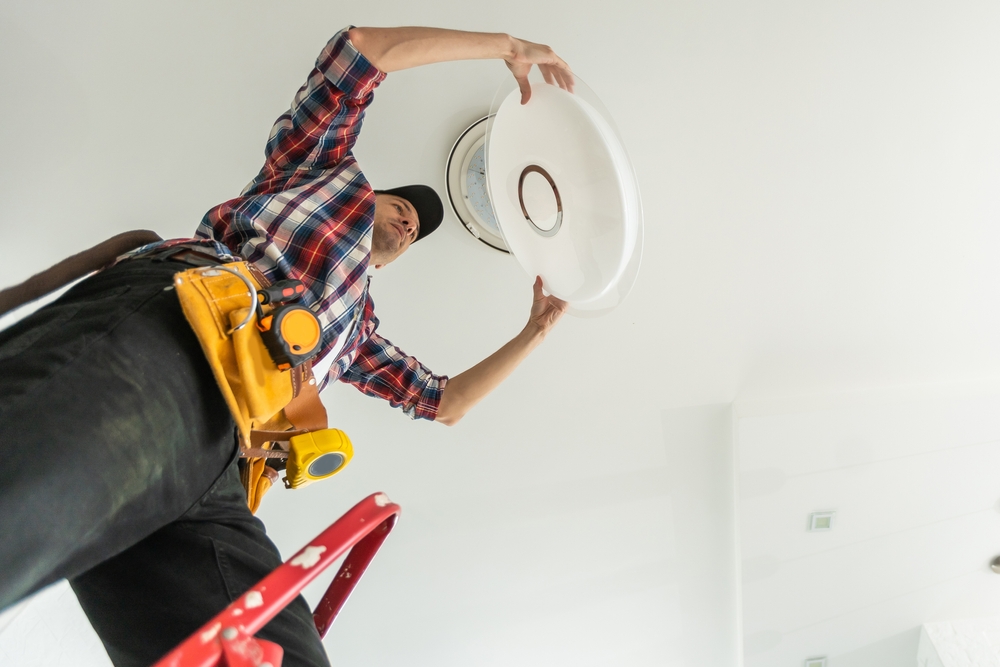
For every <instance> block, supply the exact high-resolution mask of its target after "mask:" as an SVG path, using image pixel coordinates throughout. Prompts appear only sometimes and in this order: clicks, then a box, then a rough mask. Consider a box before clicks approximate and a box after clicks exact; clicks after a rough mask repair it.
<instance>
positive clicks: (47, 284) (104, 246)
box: [0, 229, 163, 315]
mask: <svg viewBox="0 0 1000 667" xmlns="http://www.w3.org/2000/svg"><path fill="white" fill-rule="evenodd" d="M162 240H163V239H161V238H160V236H159V235H158V234H157V233H156V232H151V231H149V230H147V229H137V230H134V231H131V232H124V233H122V234H118V235H116V236H112V237H111V238H110V239H108V240H107V241H103V242H101V243H98V244H97V245H95V246H94V247H93V248H89V249H87V250H84V251H83V252H80V253H77V254H75V255H73V256H72V257H67V258H66V259H64V260H63V261H61V262H59V263H58V264H56V265H54V266H52V267H50V268H48V269H46V270H44V271H42V272H41V273H37V274H35V275H33V276H31V277H30V278H28V279H27V280H25V281H24V282H23V283H21V284H19V285H14V286H13V287H8V288H7V289H5V290H2V291H0V315H3V314H4V313H9V312H10V311H12V310H14V309H15V308H17V307H19V306H23V305H24V304H26V303H30V302H32V301H34V300H35V299H40V298H42V297H43V296H45V295H46V294H49V293H51V292H54V291H56V290H57V289H59V288H61V287H65V286H66V285H69V284H70V283H71V282H73V281H74V280H76V279H77V278H82V277H84V276H85V275H87V274H88V273H93V272H94V271H99V270H101V269H103V268H104V267H106V266H107V265H108V264H110V263H111V262H113V261H115V259H116V258H117V257H118V256H119V255H123V254H125V253H126V252H128V251H129V250H135V249H136V248H138V247H140V246H144V245H146V244H147V243H155V242H156V241H162Z"/></svg>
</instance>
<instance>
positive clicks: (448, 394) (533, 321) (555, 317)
mask: <svg viewBox="0 0 1000 667" xmlns="http://www.w3.org/2000/svg"><path fill="white" fill-rule="evenodd" d="M565 312H566V302H565V301H563V300H561V299H557V298H556V297H554V296H545V294H544V293H543V292H542V279H541V278H535V285H534V301H533V302H532V304H531V315H530V316H529V318H528V323H527V324H526V325H525V326H524V329H522V330H521V333H519V334H518V335H517V336H515V337H514V338H513V339H512V340H511V341H510V342H509V343H507V344H506V345H504V346H503V347H501V348H500V349H499V350H497V351H496V352H494V353H493V354H491V355H490V356H488V357H487V358H486V359H484V360H482V361H480V362H479V363H478V364H476V365H475V366H473V367H472V368H470V369H469V370H467V371H465V372H464V373H459V374H458V375H456V376H455V377H453V378H450V379H449V380H448V382H447V384H445V387H444V392H443V393H442V394H441V404H440V406H439V407H438V413H437V417H436V418H435V421H437V422H440V423H442V424H445V425H447V426H453V425H455V424H457V423H458V421H459V420H460V419H461V418H462V417H464V416H465V413H467V412H468V411H469V410H471V409H472V407H473V406H474V405H475V404H476V403H478V402H479V401H481V400H482V399H483V398H485V397H486V395H487V394H489V393H490V392H491V391H493V390H494V389H496V388H497V387H498V386H499V385H500V383H501V382H503V381H504V380H506V379H507V376H509V375H510V374H511V373H512V372H514V369H515V368H517V367H518V365H519V364H520V363H521V362H522V361H524V359H525V358H526V357H527V356H528V355H529V354H530V353H531V351H532V350H534V349H535V348H536V347H538V344H539V343H541V342H542V341H543V340H544V339H545V336H546V335H547V334H548V332H549V330H551V329H552V327H553V326H554V325H555V323H556V322H558V321H559V318H561V317H562V316H563V313H565Z"/></svg>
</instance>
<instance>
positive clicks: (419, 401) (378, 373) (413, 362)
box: [339, 333, 448, 420]
mask: <svg viewBox="0 0 1000 667" xmlns="http://www.w3.org/2000/svg"><path fill="white" fill-rule="evenodd" d="M339 379H340V381H341V382H347V383H350V384H353V385H354V386H355V387H357V388H358V389H359V390H361V391H362V392H363V393H365V394H367V395H368V396H374V397H377V398H382V399H385V400H387V401H389V404H390V405H392V407H394V408H399V407H401V408H403V412H404V413H405V414H406V415H407V416H408V417H409V418H410V419H429V420H434V419H435V418H436V417H437V412H438V406H439V405H440V403H441V394H442V393H443V392H444V388H445V385H446V384H447V383H448V378H447V376H443V375H434V374H433V373H431V371H430V370H429V369H428V368H427V367H426V366H424V365H423V364H422V363H420V362H419V361H417V359H415V358H414V357H411V356H409V355H407V354H406V353H404V352H403V351H402V350H400V349H399V348H398V347H396V346H395V345H393V344H392V343H390V342H389V341H388V340H386V339H385V338H382V336H380V335H379V334H377V333H372V335H371V336H370V337H369V338H368V340H366V341H365V342H364V343H363V344H362V345H361V347H360V348H359V349H358V355H357V357H355V359H354V363H352V364H351V365H350V366H348V368H347V370H346V371H345V372H344V374H343V375H341V376H340V378H339Z"/></svg>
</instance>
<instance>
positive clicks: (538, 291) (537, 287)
mask: <svg viewBox="0 0 1000 667" xmlns="http://www.w3.org/2000/svg"><path fill="white" fill-rule="evenodd" d="M531 290H532V291H533V292H534V293H535V301H538V300H539V299H542V298H544V297H545V295H544V294H543V293H542V277H541V276H535V284H534V285H532V286H531Z"/></svg>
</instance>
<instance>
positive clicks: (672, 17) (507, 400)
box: [0, 0, 1000, 665]
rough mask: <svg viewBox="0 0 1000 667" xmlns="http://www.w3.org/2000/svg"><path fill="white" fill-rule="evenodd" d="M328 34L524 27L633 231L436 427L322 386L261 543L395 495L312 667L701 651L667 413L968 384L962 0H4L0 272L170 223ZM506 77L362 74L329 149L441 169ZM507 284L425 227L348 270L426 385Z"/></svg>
mask: <svg viewBox="0 0 1000 667" xmlns="http://www.w3.org/2000/svg"><path fill="white" fill-rule="evenodd" d="M348 23H354V24H358V25H364V24H374V25H394V24H395V25H398V24H422V25H438V26H443V27H455V28H465V29H480V30H504V31H507V32H510V33H513V34H515V35H518V36H522V37H525V38H527V39H533V40H536V41H543V42H547V43H549V44H551V45H552V46H553V47H555V48H556V49H557V51H558V52H559V53H560V54H561V55H562V56H563V57H564V58H566V60H567V61H569V62H570V63H571V65H572V66H573V67H574V69H575V70H576V71H577V72H578V73H579V75H580V76H581V77H583V78H584V79H585V80H586V81H587V83H588V84H589V85H590V86H591V87H592V88H593V89H594V90H595V91H596V92H597V93H598V94H599V95H601V96H602V98H603V99H604V101H605V103H606V105H607V107H608V108H609V110H610V111H611V113H612V115H613V116H614V117H615V119H616V120H617V122H618V124H619V126H620V129H621V132H622V134H623V137H624V140H625V142H626V145H627V147H628V149H629V151H630V152H631V155H632V158H633V160H634V162H635V166H636V171H637V173H638V177H639V180H640V186H641V188H642V192H643V197H644V205H645V211H646V235H645V237H646V247H645V259H644V266H643V268H642V270H641V272H640V275H639V280H638V282H637V284H636V287H635V290H634V292H633V294H632V295H631V297H630V299H629V300H628V301H627V302H626V303H625V304H624V305H623V306H622V307H621V308H619V309H618V310H617V311H615V312H614V313H613V314H611V315H609V316H607V317H605V318H602V319H599V320H575V319H570V320H567V321H565V322H563V323H562V324H560V326H559V328H558V329H557V330H556V331H555V332H554V333H553V334H552V335H551V336H550V338H549V340H548V341H546V343H545V345H544V346H543V347H542V348H540V349H539V350H538V351H537V352H536V353H535V354H534V355H533V356H532V357H531V358H530V359H529V360H528V361H527V362H526V363H525V364H524V366H523V367H522V368H521V369H520V370H519V371H518V372H517V373H516V374H515V375H514V376H513V377H512V378H511V379H510V380H509V381H508V382H507V383H506V384H505V385H504V386H503V387H501V388H500V389H499V390H498V391H497V392H496V393H495V394H494V395H493V396H491V397H490V398H489V399H488V400H487V401H486V402H485V403H484V404H483V405H482V406H480V407H478V408H477V409H476V410H475V411H474V413H472V414H471V415H470V416H469V417H468V418H467V419H466V420H465V421H464V422H463V423H462V424H460V425H459V426H458V427H456V428H453V429H446V428H444V427H441V426H439V425H435V424H426V423H419V424H413V423H410V422H408V421H407V420H406V419H405V418H404V417H402V416H401V415H400V414H399V413H397V412H394V411H392V410H390V409H389V408H388V407H386V406H383V405H381V404H379V403H377V402H375V401H372V400H369V399H366V398H364V397H362V396H360V395H358V394H356V393H355V392H353V391H352V390H351V389H350V388H348V387H334V388H332V389H330V390H329V391H328V392H327V394H326V397H325V398H326V400H327V402H328V405H329V407H330V409H331V413H332V415H334V420H335V421H336V422H337V423H338V424H339V425H340V426H341V427H342V428H344V429H345V430H346V431H347V432H348V433H349V434H350V435H351V436H352V438H353V439H354V442H355V447H356V451H357V452H358V454H357V456H356V457H355V460H354V462H353V463H352V465H351V468H349V469H348V470H347V471H346V472H345V473H344V474H343V475H341V476H339V477H338V479H337V480H336V481H332V482H329V483H326V484H324V485H319V486H317V487H314V488H310V489H306V490H303V491H301V492H295V493H291V492H279V491H275V492H274V493H273V494H272V495H271V496H269V497H268V498H267V502H266V503H265V507H264V509H263V511H262V516H263V517H264V519H265V521H266V522H267V523H268V526H269V529H270V530H271V532H272V534H273V535H274V537H275V540H276V541H277V542H278V544H279V546H281V548H282V550H283V551H284V552H285V553H290V552H291V551H292V550H293V549H295V548H297V547H298V546H301V545H302V544H303V543H304V542H305V541H306V540H308V539H309V537H311V536H312V535H313V534H315V533H317V532H318V531H319V530H320V529H321V528H322V527H324V526H325V525H326V524H327V523H329V522H330V520H331V519H332V518H333V517H335V516H337V515H339V513H340V512H342V511H343V510H344V509H346V508H347V507H349V506H350V505H351V504H353V503H354V502H355V501H356V500H358V499H360V498H361V497H363V496H365V495H367V494H368V493H370V492H372V491H375V490H384V491H386V492H388V493H389V494H390V496H391V497H392V498H393V499H394V500H396V501H398V502H399V503H400V504H401V505H402V506H403V507H404V518H403V520H402V522H401V523H400V525H399V527H398V528H397V530H396V532H395V533H394V535H393V536H392V537H391V538H390V541H389V542H387V544H386V547H385V549H384V551H383V553H382V554H381V555H380V556H379V560H378V561H376V564H375V565H373V569H372V570H371V574H370V576H369V577H368V578H366V580H365V582H364V585H363V586H362V587H361V588H359V590H358V594H357V595H356V596H355V598H353V599H352V600H351V603H350V605H349V606H348V607H347V609H346V610H345V613H344V615H343V618H342V619H340V620H339V621H338V626H337V628H335V630H334V632H333V633H332V638H333V640H332V641H333V643H331V645H330V646H331V653H332V652H334V651H336V655H337V657H338V659H339V660H340V661H341V662H342V663H343V664H379V663H381V662H393V663H398V662H406V663H407V664H424V663H427V664H431V663H433V664H435V665H442V664H445V665H447V664H459V663H462V664H467V663H469V662H473V663H475V664H492V663H494V662H495V663H497V664H511V663H514V662H517V663H519V664H534V663H537V664H573V665H582V664H630V665H642V664H648V665H662V664H665V663H666V662H667V661H668V660H670V661H671V662H672V664H685V661H688V662H689V664H703V663H699V662H698V660H697V657H696V656H692V655H690V654H686V653H684V652H683V651H680V652H679V649H677V642H681V643H683V641H684V639H683V636H680V635H676V634H671V633H670V632H668V631H667V630H665V629H664V628H675V627H676V623H678V622H682V621H681V620H679V619H683V614H681V613H680V611H679V610H681V609H682V606H681V607H678V606H677V605H678V604H679V603H678V602H677V600H682V599H684V598H683V596H681V597H677V595H675V593H676V590H677V589H676V588H672V586H675V584H672V583H671V582H672V581H674V579H675V577H676V576H677V574H678V570H677V569H676V568H673V566H671V564H670V562H671V561H670V558H671V557H672V556H671V554H673V553H675V551H674V548H675V547H674V546H672V545H675V542H676V539H677V538H676V533H675V530H676V526H677V524H676V516H675V510H674V509H671V508H672V507H673V506H674V503H676V501H677V499H676V498H675V497H673V496H672V495H671V494H672V490H671V487H670V485H669V484H668V481H667V477H666V473H667V472H668V471H667V464H668V460H671V459H670V455H669V446H670V445H669V443H668V444H667V446H666V447H665V445H664V440H663V438H664V430H663V425H662V423H661V413H662V412H663V411H664V410H667V409H672V408H678V407H682V406H693V405H702V404H709V403H712V404H720V403H721V404H727V403H730V402H732V401H734V400H737V399H739V400H750V399H756V398H762V397H768V396H796V395H800V394H803V393H813V392H828V391H845V390H855V389H861V388H866V387H872V386H886V385H908V384H913V383H923V382H940V381H952V380H962V379H970V378H981V377H986V378H991V377H997V376H1000V348H998V346H997V345H996V341H997V340H998V339H1000V308H998V304H1000V275H998V272H1000V265H998V263H997V261H996V258H997V257H998V250H1000V226H998V225H997V218H998V217H1000V198H998V197H997V189H998V188H997V183H998V180H1000V125H998V124H997V123H996V118H998V117H1000V78H998V77H997V76H996V72H997V71H998V65H1000V43H998V41H997V40H996V35H997V34H998V32H1000V6H998V5H996V4H995V3H990V2H985V1H983V2H966V3H959V4H955V3H947V4H940V3H938V4H933V3H919V4H913V3H907V2H901V1H899V2H893V1H889V0H879V1H878V2H861V1H859V0H856V1H850V2H840V3H801V2H799V3H791V2H781V1H777V0H769V1H764V2H757V3H749V4H732V3H720V2H697V3H681V2H653V1H652V0H643V1H641V0H622V1H621V2H615V3H612V4H607V5H596V4H590V5H584V4H581V3H576V2H559V3H557V2H538V1H537V0H535V1H531V2H528V1H523V0H512V1H510V2H505V3H476V4H469V3H461V2H455V1H453V0H435V2H433V3H413V2H402V1H399V0H385V1H384V2H379V3H346V2H305V1H295V2H284V3H273V2H262V1H247V0H239V1H237V0H226V1H223V0H213V2H209V3H205V2H196V1H193V0H191V1H186V2H171V3H162V4H160V5H157V6H151V5H148V4H136V3H130V2H124V1H122V2H109V1H101V2H97V1H94V2H88V3H83V4H81V3H70V2H44V3H43V2H36V3H19V4H17V5H14V3H4V4H2V5H0V91H2V93H0V151H2V157H3V159H2V160H0V202H3V204H2V208H0V231H2V239H3V241H2V246H3V249H4V251H5V252H4V253H3V255H4V260H5V261H4V263H3V264H2V265H0V284H3V285H6V284H10V283H13V282H15V281H17V280H20V279H23V278H24V277H26V276H28V275H30V274H31V273H32V272H34V271H37V270H38V269H40V268H42V267H44V266H47V265H49V264H51V263H53V262H54V261H57V260H58V259H61V258H63V257H65V256H67V255H69V254H71V253H73V252H76V251H78V250H80V249H82V248H83V247H86V246H88V245H91V244H93V243H95V242H97V241H99V240H102V239H104V238H106V237H108V236H110V235H112V234H113V233H116V232H119V231H122V230H125V229H130V228H136V227H145V228H151V229H154V230H157V231H158V232H160V233H161V234H162V235H164V236H183V235H187V234H190V232H191V231H192V230H193V228H194V226H195V225H196V224H197V221H198V220H199V219H200V217H201V216H202V214H203V213H204V211H205V210H207V209H208V208H209V207H210V206H212V205H214V204H216V203H218V202H219V201H222V200H224V199H227V198H229V197H232V196H234V195H235V194H237V193H238V192H239V190H240V189H241V188H242V186H243V185H244V184H245V183H246V182H247V181H248V180H249V179H250V178H251V177H252V176H253V174H254V173H255V172H256V170H257V169H258V168H259V165H260V160H261V155H262V148H263V144H264V141H265V139H266V137H267V133H268V130H269V128H270V124H271V122H272V121H273V119H274V118H275V117H276V116H277V115H278V114H279V113H281V112H282V111H283V110H284V109H285V108H286V106H287V104H288V101H289V100H290V98H291V96H292V95H293V94H294V92H295V90H296V88H297V87H298V86H299V84H300V83H301V81H302V80H303V77H304V76H305V74H306V73H307V71H308V70H309V67H310V66H311V64H312V62H313V60H314V58H315V56H316V54H317V53H318V51H319V50H320V48H322V45H323V44H324V42H325V40H326V39H327V38H328V37H329V35H330V34H332V33H333V32H334V31H335V30H337V29H338V28H340V27H342V26H343V25H346V24H348ZM504 75H505V68H504V67H503V65H502V64H500V63H497V62H469V63H451V64H443V65H437V66H434V67H428V68H423V69H420V70H414V71H407V72H401V73H397V74H393V75H392V76H390V77H389V78H388V80H387V81H386V82H385V83H384V84H383V85H382V86H381V87H380V89H379V90H378V92H377V94H376V100H375V103H374V105H373V106H372V107H371V109H370V112H369V114H368V116H367V119H366V121H365V129H364V132H363V133H362V137H361V140H360V142H359V143H358V146H357V156H358V158H359V161H360V163H361V165H362V167H363V168H364V169H365V171H366V173H367V175H368V177H369V178H370V180H371V181H372V182H373V183H375V184H377V185H384V186H391V185H395V184H398V183H405V182H411V181H425V182H428V183H430V184H432V185H435V186H436V187H438V188H439V189H441V190H442V191H443V182H444V174H443V170H444V162H445V159H446V157H447V152H448V150H449V148H450V147H451V144H452V142H453V141H454V139H455V138H456V137H457V136H458V134H459V133H460V131H461V130H462V129H464V128H465V127H466V125H467V124H468V123H470V122H471V121H473V120H474V119H476V118H478V117H479V116H480V115H482V113H483V112H484V111H485V110H486V109H487V107H488V105H489V101H490V99H491V98H492V92H493V90H494V89H495V87H496V86H497V84H498V82H499V81H500V80H501V78H502V77H503V76H504ZM529 285H530V280H529V278H528V277H527V276H525V275H523V274H522V273H521V271H520V269H519V268H518V267H517V265H516V264H515V263H514V262H513V261H512V260H510V259H509V258H507V257H505V256H503V255H501V254H500V253H497V252H495V251H491V250H489V249H488V248H486V247H485V246H483V245H482V244H480V243H478V242H476V241H475V240H474V239H473V238H472V237H471V236H469V235H468V234H467V232H465V231H464V230H463V229H462V228H461V227H460V225H459V224H458V223H457V221H455V220H454V219H453V218H452V217H451V216H449V217H448V218H447V219H446V221H445V224H444V225H443V226H442V230H441V231H440V232H439V233H438V234H436V235H435V236H434V237H432V238H431V239H429V240H428V241H426V242H423V243H420V244H418V245H417V246H414V248H413V249H412V250H411V251H410V252H409V253H408V254H407V255H406V256H405V257H404V258H402V259H401V260H400V261H399V262H398V263H396V264H394V265H392V266H390V267H388V268H386V269H384V270H382V271H381V272H379V273H378V275H377V276H376V278H375V280H374V282H373V288H372V291H373V295H374V298H375V301H376V303H377V304H378V312H379V315H380V318H381V320H382V330H383V333H385V335H387V336H388V337H389V338H391V339H392V340H393V341H395V342H397V343H399V344H400V345H401V346H402V347H403V348H404V349H406V350H407V351H408V352H411V353H414V354H416V355H417V356H419V357H420V358H421V359H422V360H424V361H425V362H426V363H428V364H429V365H430V366H431V367H432V368H434V369H435V370H438V371H439V372H444V373H452V374H453V373H457V372H459V371H461V370H462V369H464V368H466V367H468V366H469V365H471V364H472V363H474V362H475V361H478V360H479V359H480V358H481V357H483V356H484V355H485V354H487V353H489V352H491V351H492V350H493V349H495V348H496V347H498V346H499V345H500V344H502V343H503V342H504V341H505V340H506V339H507V338H509V337H510V336H512V335H513V334H514V333H516V331H517V330H518V329H519V328H520V326H521V325H522V323H523V321H524V320H525V318H526V315H527V309H528V305H529V300H530V288H529ZM775 451H777V450H775ZM661 475H662V476H661ZM539 506H541V507H543V509H541V510H539V509H538V508H539ZM672 591H673V592H672ZM678 595H679V594H678ZM387 629H388V630H389V631H388V632H387ZM387 635H389V636H392V637H393V639H392V640H391V641H390V640H387V639H385V637H386V636H387ZM373 652H374V653H373ZM685 655H686V656H687V657H684V658H683V659H682V657H679V656H685ZM373 656H375V657H377V658H378V659H375V658H373ZM720 664H722V663H720Z"/></svg>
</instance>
